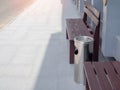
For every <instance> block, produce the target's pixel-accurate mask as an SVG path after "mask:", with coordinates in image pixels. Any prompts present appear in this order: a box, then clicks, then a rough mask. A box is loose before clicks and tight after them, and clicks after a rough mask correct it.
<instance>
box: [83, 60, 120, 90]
mask: <svg viewBox="0 0 120 90" xmlns="http://www.w3.org/2000/svg"><path fill="white" fill-rule="evenodd" d="M84 69H85V76H86V81H87V82H86V90H120V62H118V61H113V62H92V63H91V62H85V64H84Z"/></svg>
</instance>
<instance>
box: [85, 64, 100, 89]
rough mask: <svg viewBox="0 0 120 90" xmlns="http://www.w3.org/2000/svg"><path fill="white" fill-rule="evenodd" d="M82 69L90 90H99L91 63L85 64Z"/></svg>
mask: <svg viewBox="0 0 120 90" xmlns="http://www.w3.org/2000/svg"><path fill="white" fill-rule="evenodd" d="M84 69H85V75H86V78H87V81H88V86H89V88H90V90H101V87H100V85H99V82H98V81H97V77H96V74H95V72H94V70H93V66H92V64H91V62H85V64H84Z"/></svg>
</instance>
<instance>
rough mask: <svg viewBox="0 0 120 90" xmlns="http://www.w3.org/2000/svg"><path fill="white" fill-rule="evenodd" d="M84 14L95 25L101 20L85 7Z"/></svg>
mask: <svg viewBox="0 0 120 90" xmlns="http://www.w3.org/2000/svg"><path fill="white" fill-rule="evenodd" d="M84 12H85V13H86V14H87V15H88V16H89V17H90V18H91V20H92V21H93V22H94V24H95V25H98V22H99V20H98V19H97V18H96V17H95V16H94V15H93V14H92V13H91V12H90V11H89V10H88V9H87V8H86V7H85V8H84Z"/></svg>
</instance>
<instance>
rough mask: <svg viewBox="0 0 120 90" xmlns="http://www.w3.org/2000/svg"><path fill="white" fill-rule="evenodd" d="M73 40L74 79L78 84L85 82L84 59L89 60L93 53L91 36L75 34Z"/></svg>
mask: <svg viewBox="0 0 120 90" xmlns="http://www.w3.org/2000/svg"><path fill="white" fill-rule="evenodd" d="M74 42H75V64H74V80H75V82H77V83H79V84H85V80H84V70H83V65H84V61H86V60H90V59H91V55H92V53H93V38H92V37H89V36H77V37H75V38H74Z"/></svg>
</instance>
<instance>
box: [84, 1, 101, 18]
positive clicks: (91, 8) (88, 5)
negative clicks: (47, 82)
mask: <svg viewBox="0 0 120 90" xmlns="http://www.w3.org/2000/svg"><path fill="white" fill-rule="evenodd" d="M84 5H85V7H87V8H89V9H90V10H91V11H92V12H93V13H94V15H95V16H96V17H97V18H99V16H100V12H99V11H98V10H97V9H96V8H94V7H93V6H92V5H91V4H89V3H88V2H87V1H84Z"/></svg>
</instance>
